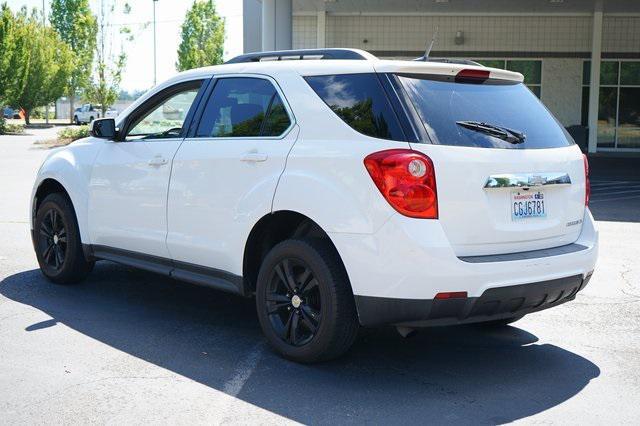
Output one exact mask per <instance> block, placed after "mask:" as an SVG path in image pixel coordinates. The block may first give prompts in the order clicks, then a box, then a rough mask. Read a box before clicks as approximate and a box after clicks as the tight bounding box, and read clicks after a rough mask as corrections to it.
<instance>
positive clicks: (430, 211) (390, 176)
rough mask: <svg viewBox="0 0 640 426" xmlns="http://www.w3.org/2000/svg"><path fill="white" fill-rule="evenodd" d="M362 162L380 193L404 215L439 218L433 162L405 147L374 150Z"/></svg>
mask: <svg viewBox="0 0 640 426" xmlns="http://www.w3.org/2000/svg"><path fill="white" fill-rule="evenodd" d="M364 165H365V167H366V168H367V171H368V172H369V175H371V179H373V182H374V183H375V184H376V186H377V187H378V189H379V190H380V192H381V193H382V196H383V197H384V198H385V199H386V200H387V201H388V202H389V204H391V207H393V208H394V209H396V210H397V211H398V212H400V213H402V214H403V215H405V216H409V217H416V218H421V219H437V218H438V195H437V192H436V174H435V170H434V169H433V162H432V161H431V159H430V158H429V157H427V156H426V155H424V154H422V153H420V152H417V151H411V150H408V149H390V150H387V151H380V152H375V153H373V154H371V155H369V156H367V158H365V159H364Z"/></svg>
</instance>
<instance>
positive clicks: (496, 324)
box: [477, 315, 524, 328]
mask: <svg viewBox="0 0 640 426" xmlns="http://www.w3.org/2000/svg"><path fill="white" fill-rule="evenodd" d="M523 316H524V315H522V316H519V317H511V318H504V319H499V320H494V321H485V322H480V323H478V324H477V325H478V326H480V327H484V328H500V327H506V326H508V325H509V324H512V323H514V322H516V321H519V320H521V319H522V317H523Z"/></svg>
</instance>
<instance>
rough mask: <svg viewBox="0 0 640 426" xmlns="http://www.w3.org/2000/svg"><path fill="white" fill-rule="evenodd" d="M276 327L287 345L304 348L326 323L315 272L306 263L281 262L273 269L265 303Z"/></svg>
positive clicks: (273, 325)
mask: <svg viewBox="0 0 640 426" xmlns="http://www.w3.org/2000/svg"><path fill="white" fill-rule="evenodd" d="M265 305H266V306H265V307H266V311H267V313H268V315H269V320H270V321H271V324H272V327H273V328H274V330H275V331H276V333H277V334H278V336H279V337H280V339H282V340H283V341H284V342H286V343H288V344H290V345H293V346H303V345H305V344H307V343H309V342H310V341H311V340H312V339H313V337H314V336H315V335H316V333H317V331H318V328H319V327H320V322H321V321H322V314H321V312H322V298H321V295H320V288H319V287H318V281H317V280H316V278H315V276H314V275H313V272H312V271H311V269H310V268H309V266H308V265H306V264H305V262H304V261H302V260H299V259H295V258H286V259H283V260H281V261H280V262H279V263H278V264H277V265H276V266H275V268H274V269H273V271H272V273H271V278H270V280H269V285H268V289H267V295H266V300H265Z"/></svg>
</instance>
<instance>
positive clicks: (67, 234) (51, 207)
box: [33, 193, 94, 284]
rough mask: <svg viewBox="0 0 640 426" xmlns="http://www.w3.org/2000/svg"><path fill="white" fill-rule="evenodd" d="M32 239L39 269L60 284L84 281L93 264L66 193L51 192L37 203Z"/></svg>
mask: <svg viewBox="0 0 640 426" xmlns="http://www.w3.org/2000/svg"><path fill="white" fill-rule="evenodd" d="M33 243H34V248H35V251H36V257H37V258H38V264H39V265H40V270H41V271H42V273H43V274H44V276H45V277H47V278H48V279H49V280H51V281H53V282H55V283H58V284H73V283H77V282H80V281H82V279H84V278H85V277H86V276H87V274H88V273H89V272H90V271H91V269H92V268H93V264H94V262H93V260H90V259H87V258H86V257H85V254H84V251H83V249H82V241H81V240H80V231H79V229H78V222H77V219H76V215H75V211H74V210H73V205H72V203H71V200H70V199H69V197H68V196H67V195H66V194H62V193H53V194H49V195H47V196H46V197H44V199H43V200H42V203H41V204H40V205H39V206H38V211H37V213H36V217H35V221H34V224H33Z"/></svg>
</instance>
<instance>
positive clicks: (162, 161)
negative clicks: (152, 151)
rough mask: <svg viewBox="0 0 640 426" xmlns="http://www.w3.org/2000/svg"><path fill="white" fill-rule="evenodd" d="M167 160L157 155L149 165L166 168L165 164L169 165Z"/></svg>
mask: <svg viewBox="0 0 640 426" xmlns="http://www.w3.org/2000/svg"><path fill="white" fill-rule="evenodd" d="M167 162H168V161H167V159H166V158H164V157H161V156H160V155H156V156H155V157H153V158H152V159H151V160H149V165H150V166H164V165H165V164H167Z"/></svg>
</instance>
